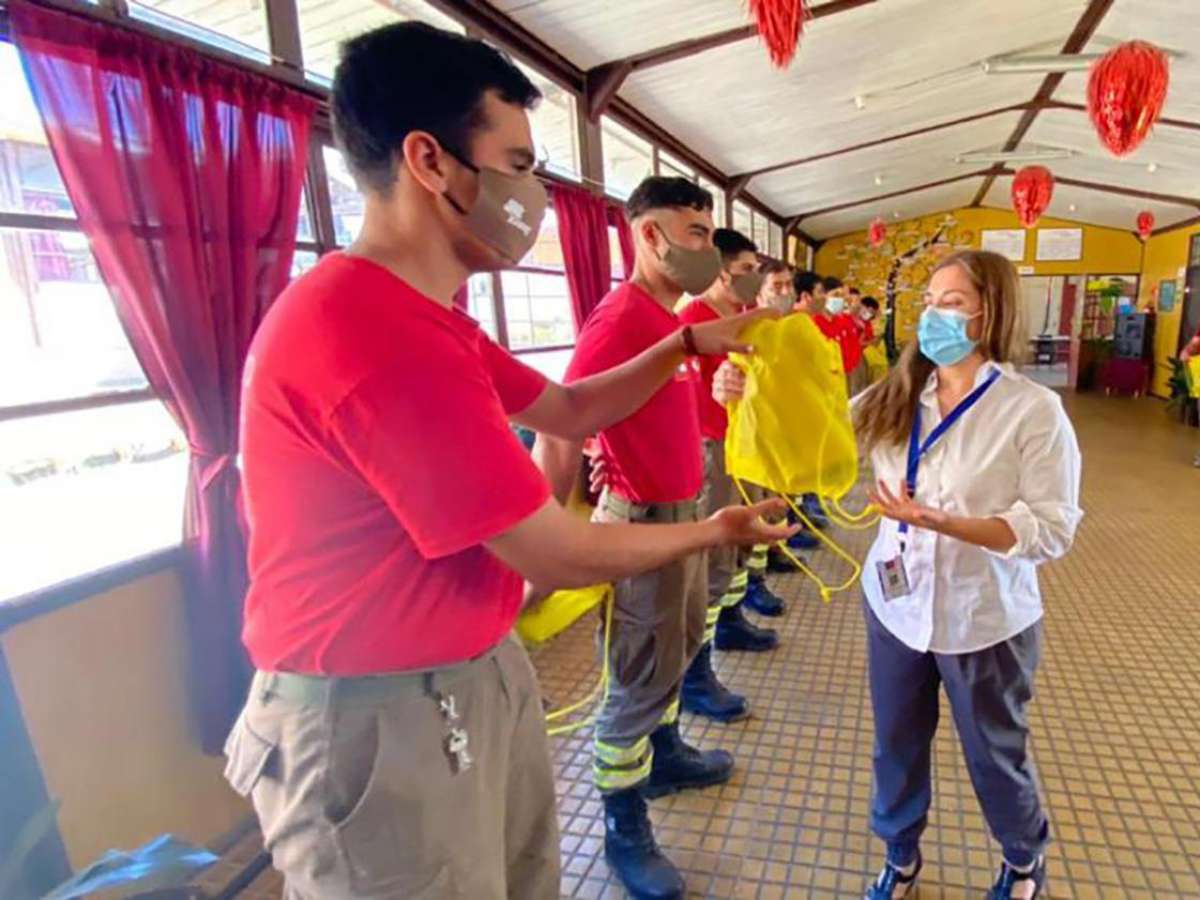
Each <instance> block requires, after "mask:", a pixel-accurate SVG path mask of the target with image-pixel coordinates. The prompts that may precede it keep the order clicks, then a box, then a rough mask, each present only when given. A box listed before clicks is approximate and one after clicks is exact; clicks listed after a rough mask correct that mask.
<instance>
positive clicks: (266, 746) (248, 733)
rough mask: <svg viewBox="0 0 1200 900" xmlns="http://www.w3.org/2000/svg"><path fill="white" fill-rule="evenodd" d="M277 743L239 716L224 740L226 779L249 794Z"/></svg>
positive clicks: (242, 716) (236, 788)
mask: <svg viewBox="0 0 1200 900" xmlns="http://www.w3.org/2000/svg"><path fill="white" fill-rule="evenodd" d="M275 748H276V745H275V744H273V743H272V742H271V741H268V740H267V739H266V738H265V737H263V736H262V735H260V734H258V733H257V732H256V731H254V729H252V728H251V727H250V726H249V724H247V722H246V716H245V715H244V714H243V715H241V716H239V717H238V720H237V723H236V724H235V725H234V726H233V731H231V732H230V733H229V738H228V739H227V740H226V741H225V780H226V781H228V782H229V784H230V785H231V786H232V787H233V789H234V790H235V791H237V792H238V793H239V794H240V795H241V796H243V797H249V796H250V792H251V791H252V790H254V785H256V784H257V783H258V779H259V778H261V777H262V774H263V772H264V771H265V770H266V768H267V764H268V763H269V762H270V761H271V757H272V755H273V754H274V752H275Z"/></svg>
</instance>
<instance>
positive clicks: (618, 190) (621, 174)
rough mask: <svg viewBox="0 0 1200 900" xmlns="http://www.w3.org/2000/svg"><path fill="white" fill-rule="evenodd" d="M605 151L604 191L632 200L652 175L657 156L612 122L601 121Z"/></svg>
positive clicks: (648, 146)
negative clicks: (635, 190) (643, 180)
mask: <svg viewBox="0 0 1200 900" xmlns="http://www.w3.org/2000/svg"><path fill="white" fill-rule="evenodd" d="M600 129H601V132H602V136H601V144H602V146H603V149H604V189H605V190H606V191H608V193H610V194H612V195H613V196H614V197H628V196H629V195H630V194H632V193H633V189H634V188H635V187H637V186H638V185H639V184H640V183H641V181H642V179H643V178H645V177H646V176H648V175H650V174H652V172H653V168H654V154H653V152H652V150H651V147H650V144H649V143H648V142H647V141H643V140H642V139H641V138H640V137H638V136H637V135H635V134H634V133H633V132H632V131H630V130H629V129H627V128H622V127H621V126H620V125H618V124H617V123H616V122H614V121H613V120H612V119H610V118H608V117H607V116H604V117H602V118H601V119H600Z"/></svg>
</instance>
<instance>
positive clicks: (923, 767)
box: [864, 603, 1050, 867]
mask: <svg viewBox="0 0 1200 900" xmlns="http://www.w3.org/2000/svg"><path fill="white" fill-rule="evenodd" d="M864 609H865V614H866V619H867V655H868V662H869V667H870V681H871V703H872V705H873V707H874V710H875V786H874V794H873V797H872V800H871V829H872V830H873V831H874V832H875V834H876V835H878V836H879V837H880V838H881V839H882V840H884V841H886V842H887V845H888V859H889V861H891V862H892V863H893V864H895V865H898V866H905V865H908V864H909V863H911V862H912V861H913V860H914V859H915V858H916V855H917V848H918V846H919V844H920V840H921V834H922V833H923V832H924V830H925V826H926V823H927V822H928V818H929V806H930V801H931V799H932V796H933V787H932V782H931V777H930V762H931V756H932V748H933V737H934V734H935V733H936V732H937V727H938V692H939V689H940V688H941V687H943V686H944V687H945V689H946V696H947V697H948V698H949V701H950V710H951V712H952V714H953V716H954V724H955V726H956V727H957V729H958V735H959V738H960V740H961V741H962V746H963V754H964V756H965V757H966V762H967V770H968V771H969V772H970V774H971V783H972V785H973V786H974V788H975V795H976V797H978V798H979V805H980V806H981V807H982V808H983V814H984V817H985V818H986V819H987V822H988V826H989V827H990V829H991V831H992V834H993V836H994V837H995V838H996V840H997V841H999V843H1000V846H1001V847H1002V848H1003V850H1004V858H1005V859H1006V860H1008V862H1009V863H1011V864H1013V865H1015V866H1021V867H1024V866H1028V865H1030V864H1032V863H1033V862H1034V861H1035V860H1036V859H1037V858H1038V856H1040V855H1041V854H1042V852H1043V851H1044V850H1045V848H1046V844H1047V842H1048V840H1049V832H1050V827H1049V823H1048V821H1047V819H1046V816H1045V814H1044V813H1043V811H1042V806H1041V802H1040V800H1039V796H1038V783H1037V772H1036V770H1035V768H1034V764H1033V760H1032V758H1031V757H1030V756H1029V753H1028V749H1027V748H1028V738H1029V722H1028V718H1027V716H1026V709H1027V707H1028V705H1029V701H1030V700H1031V699H1032V697H1033V675H1034V672H1035V671H1036V669H1037V664H1038V660H1039V658H1040V656H1041V634H1042V626H1041V623H1040V622H1039V623H1037V624H1035V625H1033V626H1032V627H1030V628H1028V629H1026V630H1025V631H1023V632H1021V633H1020V634H1018V635H1017V636H1016V637H1013V638H1011V639H1009V640H1007V641H1004V642H1002V643H999V644H996V645H994V646H992V647H988V648H986V649H984V650H979V651H977V652H974V653H963V654H954V655H946V654H941V653H918V652H917V651H915V650H913V649H911V648H910V647H908V646H907V645H906V644H904V643H902V642H901V641H900V640H898V639H897V638H896V637H895V636H893V635H892V633H891V632H889V631H888V630H887V629H886V628H885V627H884V626H883V624H882V623H881V622H880V621H879V619H877V618H876V617H875V614H874V613H873V612H872V611H871V609H870V607H869V606H867V605H866V604H865V603H864Z"/></svg>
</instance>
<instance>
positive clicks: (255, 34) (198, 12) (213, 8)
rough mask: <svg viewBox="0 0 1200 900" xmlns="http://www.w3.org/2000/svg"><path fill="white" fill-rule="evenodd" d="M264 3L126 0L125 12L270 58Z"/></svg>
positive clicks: (235, 49) (228, 46)
mask: <svg viewBox="0 0 1200 900" xmlns="http://www.w3.org/2000/svg"><path fill="white" fill-rule="evenodd" d="M266 10H267V5H266V3H261V2H244V3H240V2H230V0H216V2H212V0H130V3H129V14H130V15H131V16H133V17H134V18H135V19H142V20H143V21H146V22H150V23H152V24H154V25H158V26H159V27H160V28H165V29H169V30H171V31H176V32H179V33H180V34H184V35H187V36H188V37H190V38H193V39H195V40H198V41H204V42H205V43H208V44H214V45H216V46H218V47H221V48H223V49H225V50H229V51H231V52H233V53H241V54H243V55H245V56H251V57H254V58H255V59H258V60H260V61H261V62H269V61H270V58H271V56H270V50H271V43H270V37H269V35H268V32H267V13H266Z"/></svg>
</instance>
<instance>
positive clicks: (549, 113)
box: [514, 60, 579, 178]
mask: <svg viewBox="0 0 1200 900" xmlns="http://www.w3.org/2000/svg"><path fill="white" fill-rule="evenodd" d="M514 61H515V62H516V63H517V65H518V66H519V67H520V68H521V71H522V72H524V73H525V74H526V75H528V76H529V79H530V81H532V82H533V83H534V84H536V85H537V87H538V90H539V91H541V92H542V99H541V100H540V101H539V102H538V105H537V108H536V109H534V110H533V112H532V113H530V115H529V119H530V122H531V124H532V125H533V145H534V147H535V148H536V151H535V152H536V153H537V158H538V163H539V164H541V165H542V166H544V167H545V168H547V169H549V170H550V171H551V172H558V173H559V174H562V175H569V176H571V177H572V178H577V177H578V176H579V140H578V138H579V129H578V125H577V124H576V121H575V95H574V94H572V93H571V92H570V91H568V90H565V89H564V88H562V87H560V86H559V85H558V84H556V83H555V82H553V81H551V80H550V79H549V78H544V77H543V76H542V75H541V74H540V73H538V72H537V71H535V70H534V69H531V68H529V66H526V65H524V64H523V63H521V62H520V61H519V60H514Z"/></svg>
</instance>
